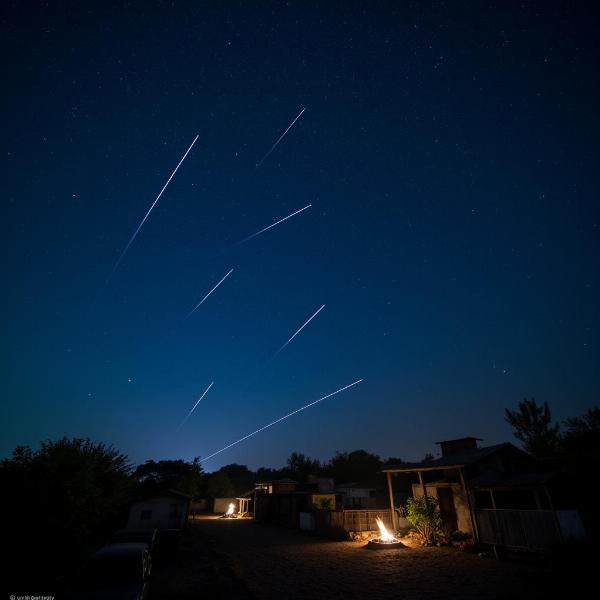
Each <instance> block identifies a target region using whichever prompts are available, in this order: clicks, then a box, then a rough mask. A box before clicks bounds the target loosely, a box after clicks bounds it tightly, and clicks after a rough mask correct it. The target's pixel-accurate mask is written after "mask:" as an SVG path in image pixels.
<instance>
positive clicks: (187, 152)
mask: <svg viewBox="0 0 600 600" xmlns="http://www.w3.org/2000/svg"><path fill="white" fill-rule="evenodd" d="M199 137H200V136H199V135H197V136H196V137H195V138H194V141H193V142H192V143H191V145H190V147H189V148H188V149H187V150H186V152H185V154H184V155H183V158H182V159H181V160H180V161H179V163H178V165H177V166H176V167H175V170H174V171H173V172H172V173H171V177H169V179H167V183H165V185H164V186H163V188H162V190H160V192H159V194H158V196H156V199H155V200H154V202H153V203H152V206H151V207H150V208H149V209H148V212H147V213H146V216H145V217H144V218H143V219H142V222H141V223H140V224H139V225H138V228H137V229H136V230H135V231H134V232H133V235H132V236H131V238H130V239H129V241H128V242H127V246H125V250H123V252H121V256H119V259H118V260H117V262H116V263H115V266H114V267H113V270H112V271H111V272H110V275H109V276H108V277H107V278H106V283H108V282H109V281H110V279H111V277H112V276H113V275H114V274H115V271H116V270H117V269H118V267H119V265H120V264H121V261H122V260H123V258H124V257H125V254H126V253H127V250H129V246H131V244H133V240H135V238H136V237H137V234H138V233H139V232H140V229H141V228H142V226H143V225H144V223H145V222H146V219H147V218H148V217H149V216H150V213H151V212H152V209H153V208H154V206H155V205H156V203H157V202H158V200H159V198H160V197H161V196H162V194H163V192H164V191H165V190H166V189H167V186H168V185H169V183H170V182H171V179H173V177H174V175H175V173H177V169H179V167H180V166H181V163H182V162H183V161H184V160H185V157H186V156H187V155H188V154H189V152H190V150H191V149H192V146H193V145H194V144H195V143H196V140H197V139H198V138H199Z"/></svg>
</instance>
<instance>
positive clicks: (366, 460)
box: [328, 450, 383, 485]
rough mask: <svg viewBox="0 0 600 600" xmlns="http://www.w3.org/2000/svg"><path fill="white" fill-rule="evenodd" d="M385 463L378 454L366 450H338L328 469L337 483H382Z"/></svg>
mask: <svg viewBox="0 0 600 600" xmlns="http://www.w3.org/2000/svg"><path fill="white" fill-rule="evenodd" d="M382 466H383V463H382V462H381V459H380V458H379V456H377V455H376V454H371V453H369V452H366V451H365V450H354V451H353V452H337V453H336V454H335V456H334V457H333V458H332V459H331V460H330V461H329V464H328V471H329V473H330V474H331V476H332V477H333V478H334V479H335V481H336V483H349V482H357V483H362V484H369V485H380V484H381V481H382V477H381V468H382Z"/></svg>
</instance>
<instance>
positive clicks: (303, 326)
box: [275, 304, 325, 356]
mask: <svg viewBox="0 0 600 600" xmlns="http://www.w3.org/2000/svg"><path fill="white" fill-rule="evenodd" d="M324 308H325V305H324V304H323V306H321V308H319V310H317V312H316V313H315V314H314V315H313V316H312V317H310V318H309V319H308V321H306V323H304V325H302V327H300V329H298V331H296V333H295V334H294V335H293V336H292V337H291V338H290V339H289V340H288V341H287V342H286V343H285V344H284V345H283V346H281V348H279V350H277V354H279V353H280V352H281V351H282V350H283V349H284V348H285V347H286V346H287V345H288V344H289V343H290V342H291V341H292V340H293V339H294V338H295V337H296V336H297V335H298V334H299V333H300V332H301V331H302V330H303V329H304V328H305V327H306V326H307V325H308V324H309V323H310V322H311V321H312V320H313V319H314V318H315V317H316V316H317V315H318V314H319V313H320V312H321V311H322V310H323V309H324ZM277 354H276V355H275V356H277Z"/></svg>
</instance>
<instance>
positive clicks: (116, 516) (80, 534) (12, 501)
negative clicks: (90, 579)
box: [0, 438, 132, 589]
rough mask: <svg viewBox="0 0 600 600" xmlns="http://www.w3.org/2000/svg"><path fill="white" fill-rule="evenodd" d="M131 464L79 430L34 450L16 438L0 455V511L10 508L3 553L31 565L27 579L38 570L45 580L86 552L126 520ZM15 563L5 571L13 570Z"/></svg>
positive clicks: (15, 571)
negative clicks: (81, 436) (73, 435)
mask: <svg viewBox="0 0 600 600" xmlns="http://www.w3.org/2000/svg"><path fill="white" fill-rule="evenodd" d="M130 470H131V467H130V464H129V460H128V458H127V457H126V456H125V455H123V454H121V453H119V452H118V451H117V450H115V449H114V448H112V447H111V446H106V445H105V444H100V443H94V442H92V441H90V440H89V439H78V438H74V439H67V438H63V439H60V440H58V441H56V442H51V441H47V442H43V443H42V444H41V448H40V449H39V450H38V451H35V452H34V451H33V450H32V449H31V448H29V447H28V446H21V447H18V448H16V449H15V451H14V452H13V454H12V456H11V457H10V458H7V459H5V460H3V461H2V462H1V463H0V487H1V488H2V490H4V493H3V498H2V500H3V504H4V514H5V515H10V518H9V519H8V520H7V521H6V523H5V529H4V532H3V536H2V542H3V544H6V545H7V546H6V547H5V548H4V550H5V551H6V552H5V554H4V555H5V556H14V557H17V558H19V557H20V559H21V563H22V564H27V565H29V567H28V569H29V572H28V574H27V581H26V583H28V584H31V581H32V580H35V578H39V579H40V580H41V581H46V582H47V583H48V584H49V585H50V584H51V582H52V579H53V578H54V577H57V576H61V575H65V574H66V573H67V572H68V571H69V570H71V569H72V568H73V567H74V566H75V565H77V563H78V562H79V561H80V560H81V559H82V558H84V557H85V552H86V548H89V547H90V546H91V545H93V544H95V543H102V542H103V541H105V539H106V537H107V536H108V535H109V534H110V533H111V531H112V530H113V529H114V528H116V527H118V526H122V525H123V524H124V521H125V519H126V516H127V509H128V506H129V502H130V500H131V491H132V480H131V477H130ZM8 492H10V493H8ZM38 554H39V556H38ZM23 556H26V557H27V561H26V563H23V562H22V559H23ZM31 565H35V568H34V569H31V568H30V567H31ZM18 567H19V564H17V565H16V566H15V568H14V569H12V568H7V573H9V574H10V575H11V576H14V577H15V578H17V577H18V575H19V569H18ZM15 589H16V588H15Z"/></svg>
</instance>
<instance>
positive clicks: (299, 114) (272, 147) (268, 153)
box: [256, 106, 306, 168]
mask: <svg viewBox="0 0 600 600" xmlns="http://www.w3.org/2000/svg"><path fill="white" fill-rule="evenodd" d="M305 110H306V106H305V107H304V108H303V109H302V110H301V111H300V112H299V113H298V116H297V117H296V118H295V119H294V120H293V121H292V122H291V123H290V124H289V125H288V128H287V129H286V130H285V131H284V132H283V133H282V134H281V136H280V137H279V139H278V140H277V141H276V142H275V143H274V144H273V145H272V146H271V149H270V150H269V151H268V152H267V153H266V154H265V155H264V156H263V157H262V158H261V159H260V162H258V163H256V167H257V168H258V167H260V165H262V164H263V162H265V160H266V159H267V157H268V156H269V155H270V154H271V152H273V150H275V148H277V146H278V144H279V142H280V141H281V140H282V139H283V138H284V137H285V134H286V133H287V132H288V131H289V130H290V129H291V128H292V127H293V126H294V123H295V122H296V121H297V120H298V119H299V118H300V117H301V116H302V113H303V112H304V111H305Z"/></svg>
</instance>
